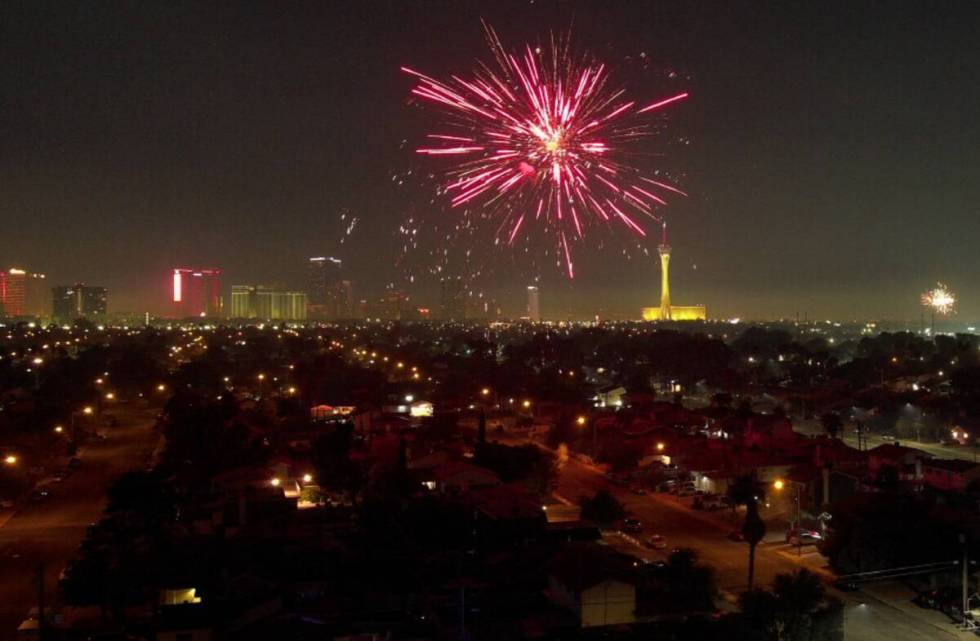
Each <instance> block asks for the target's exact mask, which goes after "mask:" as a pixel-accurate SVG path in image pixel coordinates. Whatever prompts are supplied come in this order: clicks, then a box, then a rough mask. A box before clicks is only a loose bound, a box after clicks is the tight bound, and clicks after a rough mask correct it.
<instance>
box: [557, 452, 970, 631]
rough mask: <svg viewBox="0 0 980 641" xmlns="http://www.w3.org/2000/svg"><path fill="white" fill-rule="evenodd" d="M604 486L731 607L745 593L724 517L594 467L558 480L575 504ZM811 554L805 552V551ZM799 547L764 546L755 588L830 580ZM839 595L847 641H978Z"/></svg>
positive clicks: (650, 554) (859, 596)
mask: <svg viewBox="0 0 980 641" xmlns="http://www.w3.org/2000/svg"><path fill="white" fill-rule="evenodd" d="M602 487H608V489H609V490H610V491H612V493H613V494H614V495H615V496H616V497H617V498H618V499H619V500H620V501H622V502H623V503H624V504H625V505H626V507H627V509H628V510H629V512H630V513H631V514H632V515H633V516H635V517H636V518H638V519H640V520H641V521H642V522H643V526H644V531H643V533H642V534H638V535H634V536H635V537H636V538H637V539H640V540H643V538H645V537H647V536H649V535H650V534H653V533H656V534H661V535H663V536H664V537H666V539H667V546H668V550H669V549H670V548H673V547H687V548H692V549H694V550H695V551H696V552H697V553H698V556H699V557H700V558H701V560H702V561H704V562H705V563H707V564H708V565H711V566H712V567H713V568H715V572H716V577H717V580H718V587H719V589H720V590H721V591H722V594H723V596H724V597H725V599H726V600H727V601H729V602H732V601H733V600H734V599H735V598H736V597H737V595H738V594H739V593H741V592H742V591H744V589H745V587H746V583H747V567H748V546H747V545H746V544H745V543H738V542H735V541H730V540H729V539H727V538H726V534H727V532H728V531H729V530H730V529H732V527H734V524H731V525H730V524H729V522H728V521H727V517H726V516H725V515H724V514H722V513H717V512H716V513H713V514H705V513H702V512H696V511H694V510H690V509H688V508H687V507H685V506H684V505H682V504H681V503H680V501H679V500H678V499H676V498H674V497H668V496H664V495H658V494H647V495H643V496H637V495H635V494H633V493H631V492H630V491H629V490H628V489H626V488H621V487H616V486H610V485H608V482H607V481H606V479H605V478H604V477H603V476H601V475H600V474H599V473H597V472H596V471H595V470H594V468H592V467H589V466H587V465H584V464H582V463H580V462H578V461H575V460H574V459H573V460H570V461H569V462H568V463H567V464H566V466H565V468H564V469H563V471H562V473H561V476H560V477H559V482H558V489H557V493H558V494H560V495H561V496H562V497H564V498H566V499H568V500H571V501H575V500H577V499H578V498H579V497H580V496H588V495H592V494H594V493H595V492H596V490H598V489H599V488H602ZM607 541H610V542H612V543H613V544H614V545H616V547H617V548H621V549H625V550H627V551H632V552H633V553H634V554H635V555H637V556H639V557H641V558H644V559H651V558H656V557H658V556H659V557H661V558H662V557H663V556H665V552H661V551H652V550H647V549H645V548H637V547H635V546H632V545H631V544H630V543H629V542H627V541H623V540H621V541H618V542H617V541H614V540H611V539H610V538H609V537H607ZM804 550H806V548H804ZM795 554H796V552H795V548H792V547H790V546H787V545H785V544H781V543H764V544H763V545H760V546H759V548H758V549H757V551H756V565H755V572H756V584H757V585H766V584H768V583H770V582H771V581H772V579H773V578H774V577H775V576H776V575H777V574H781V573H788V572H794V571H796V570H799V569H800V568H801V567H804V566H805V567H807V568H808V569H811V570H816V571H818V572H820V571H822V572H823V573H824V576H825V578H830V577H831V576H832V575H831V574H830V573H829V572H828V571H827V570H825V569H822V566H823V562H822V557H820V556H819V555H816V554H814V553H813V552H812V551H811V552H810V553H809V554H804V556H803V559H802V560H801V559H799V558H797V557H796V556H795ZM834 593H835V595H836V596H837V597H838V598H840V599H842V600H843V601H844V603H845V639H846V641H865V640H867V641H920V640H921V639H950V640H952V639H975V638H976V637H974V636H972V635H969V634H967V633H964V632H959V631H957V630H956V629H955V627H954V626H953V625H952V624H950V623H949V621H948V619H946V618H945V617H944V616H943V615H941V614H939V613H937V612H930V611H924V610H919V609H918V608H916V607H914V606H910V605H909V604H908V603H907V600H897V599H885V598H882V597H881V596H880V595H878V594H877V593H876V592H875V591H874V590H871V591H868V590H862V591H860V592H857V593H838V592H836V591H834Z"/></svg>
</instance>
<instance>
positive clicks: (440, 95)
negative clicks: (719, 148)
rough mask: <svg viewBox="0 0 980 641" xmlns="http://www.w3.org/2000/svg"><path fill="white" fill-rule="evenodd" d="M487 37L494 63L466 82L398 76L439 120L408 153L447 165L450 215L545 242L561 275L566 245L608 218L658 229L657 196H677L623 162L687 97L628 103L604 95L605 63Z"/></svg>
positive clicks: (557, 47)
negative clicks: (475, 211)
mask: <svg viewBox="0 0 980 641" xmlns="http://www.w3.org/2000/svg"><path fill="white" fill-rule="evenodd" d="M487 36H488V41H489V43H490V48H491V51H492V53H493V55H494V58H495V60H496V66H495V67H493V68H492V67H491V66H489V65H484V64H480V65H479V66H478V67H477V69H476V70H475V71H474V72H473V73H472V74H471V76H470V77H469V78H463V77H460V76H457V75H453V76H452V77H451V78H450V79H449V80H437V79H435V78H432V77H430V76H427V75H425V74H423V73H420V72H418V71H415V70H413V69H409V68H407V67H402V71H404V72H405V73H407V74H409V75H411V76H413V77H414V78H415V81H416V84H415V87H414V88H413V89H412V94H414V95H415V96H418V97H419V98H422V99H424V100H426V101H429V102H432V103H435V104H436V105H437V106H438V107H439V108H440V110H441V111H443V112H444V113H445V114H446V116H447V119H446V121H445V122H444V123H443V125H442V127H443V129H442V131H440V132H438V133H432V134H429V135H428V138H429V140H430V141H431V142H430V144H429V146H426V147H421V148H418V149H416V152H417V153H419V154H424V155H428V156H434V157H441V158H443V162H446V159H447V158H448V159H451V160H449V162H451V163H452V164H451V165H448V166H447V168H446V170H445V181H444V184H443V190H444V193H445V194H446V195H447V196H448V197H449V199H450V203H451V206H452V207H454V208H459V207H464V206H467V207H475V208H482V209H484V210H486V211H487V212H488V214H489V216H488V219H493V220H495V221H496V222H495V224H496V225H498V228H497V234H498V237H502V238H504V239H505V240H506V241H507V243H508V244H513V243H514V240H515V238H517V237H518V234H519V232H520V233H523V234H530V233H535V230H546V231H547V232H549V233H550V234H552V237H553V238H554V242H555V243H556V247H557V248H558V250H559V251H558V255H559V256H561V257H562V259H563V260H564V265H565V271H566V273H567V274H568V276H569V277H570V278H571V277H573V276H574V271H573V268H572V252H571V248H570V243H572V242H574V241H581V240H583V239H584V238H585V236H586V233H587V230H588V229H589V227H590V226H591V225H593V224H609V221H616V222H617V223H618V224H621V225H622V226H623V227H624V228H625V229H627V230H629V231H630V232H631V233H635V234H638V235H640V236H646V230H645V225H644V223H649V222H650V221H654V222H655V223H656V224H660V223H661V222H662V218H661V216H660V215H659V213H658V212H657V211H656V210H657V208H658V207H660V206H663V205H666V204H667V203H666V200H665V198H666V196H668V195H670V194H681V195H685V194H684V193H683V192H682V191H680V190H679V189H677V188H676V187H674V186H672V185H670V184H667V183H665V182H663V181H662V180H654V179H653V178H652V177H650V176H647V175H645V174H644V172H643V171H642V170H641V169H640V168H638V167H637V166H636V165H635V164H634V163H635V161H636V160H637V159H638V158H641V157H643V156H644V155H649V153H648V152H645V150H644V149H643V148H642V144H641V143H643V142H644V141H647V142H649V139H650V138H651V137H652V136H654V135H655V133H656V132H655V131H654V130H653V128H652V126H651V125H652V123H651V122H650V116H653V115H655V113H656V112H657V111H658V110H660V109H662V108H664V107H666V106H667V105H670V104H673V103H675V102H677V101H680V100H683V99H684V98H686V97H687V95H688V94H687V93H679V94H676V95H673V96H669V97H665V98H659V99H657V100H655V101H653V102H650V103H640V104H638V103H637V102H636V101H634V100H630V99H628V98H627V97H626V92H625V90H624V89H618V88H614V87H610V86H609V85H610V81H609V74H608V71H607V69H606V66H605V65H604V64H601V63H598V62H597V61H595V60H593V59H592V58H589V57H584V58H581V59H576V58H574V57H573V55H572V54H571V53H570V51H569V47H568V44H567V43H563V42H556V41H555V40H554V39H553V40H552V45H551V48H550V50H548V51H547V52H545V53H542V49H541V48H533V47H531V46H526V47H525V49H524V51H523V52H522V53H521V52H516V51H515V52H508V51H507V50H505V49H504V47H503V45H502V44H501V42H500V40H499V39H498V38H497V35H496V34H495V33H494V32H493V30H492V29H490V28H489V27H488V28H487ZM641 114H646V115H645V116H641ZM637 147H640V148H639V149H637ZM658 194H659V195H658ZM529 223H530V224H529Z"/></svg>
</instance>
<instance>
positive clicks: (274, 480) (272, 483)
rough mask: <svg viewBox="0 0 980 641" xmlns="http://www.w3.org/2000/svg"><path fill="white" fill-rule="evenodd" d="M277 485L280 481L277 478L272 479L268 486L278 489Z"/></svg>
mask: <svg viewBox="0 0 980 641" xmlns="http://www.w3.org/2000/svg"><path fill="white" fill-rule="evenodd" d="M279 483H280V481H279V479H278V478H273V479H272V480H271V481H269V484H270V485H272V487H279Z"/></svg>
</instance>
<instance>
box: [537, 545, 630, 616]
mask: <svg viewBox="0 0 980 641" xmlns="http://www.w3.org/2000/svg"><path fill="white" fill-rule="evenodd" d="M548 599H549V600H550V601H551V602H552V603H553V604H555V605H557V606H560V607H563V608H565V609H567V610H570V611H571V612H572V613H573V614H575V616H576V617H577V618H578V620H579V625H581V627H583V628H591V627H598V626H605V625H622V624H625V623H633V622H635V621H636V581H635V579H634V578H633V576H632V572H630V566H629V565H628V564H627V563H626V562H625V561H624V560H623V559H621V558H619V556H618V555H617V554H616V553H615V552H613V551H612V550H609V549H607V548H604V547H602V546H600V545H596V544H594V543H572V544H570V545H568V546H566V547H565V548H564V549H563V550H562V551H561V552H559V553H558V554H557V555H556V556H555V557H554V558H553V559H552V561H551V564H550V566H549V574H548Z"/></svg>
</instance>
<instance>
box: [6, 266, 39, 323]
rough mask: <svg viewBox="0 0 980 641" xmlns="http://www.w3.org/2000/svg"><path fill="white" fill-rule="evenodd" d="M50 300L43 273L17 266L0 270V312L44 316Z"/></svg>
mask: <svg viewBox="0 0 980 641" xmlns="http://www.w3.org/2000/svg"><path fill="white" fill-rule="evenodd" d="M50 300H51V297H50V294H49V290H48V289H47V280H46V279H45V276H44V274H35V273H31V272H28V271H25V270H23V269H17V268H11V269H8V270H7V271H5V272H0V314H3V315H6V316H34V317H38V318H42V317H46V316H48V315H49V313H50V312H49V310H50V306H49V302H50Z"/></svg>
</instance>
